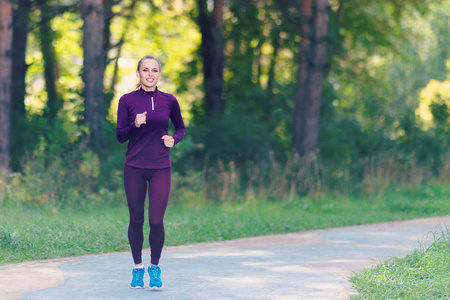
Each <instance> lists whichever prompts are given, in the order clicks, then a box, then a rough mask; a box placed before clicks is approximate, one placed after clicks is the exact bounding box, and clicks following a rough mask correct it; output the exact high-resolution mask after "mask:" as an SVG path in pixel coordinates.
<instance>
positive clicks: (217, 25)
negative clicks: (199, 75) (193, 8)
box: [197, 0, 225, 117]
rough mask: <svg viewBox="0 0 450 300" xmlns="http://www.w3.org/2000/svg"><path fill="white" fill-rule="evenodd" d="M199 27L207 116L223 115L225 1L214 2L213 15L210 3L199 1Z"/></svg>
mask: <svg viewBox="0 0 450 300" xmlns="http://www.w3.org/2000/svg"><path fill="white" fill-rule="evenodd" d="M197 3H198V9H199V19H198V22H199V25H200V32H201V34H202V45H201V54H202V57H203V75H204V87H205V99H206V115H207V116H208V117H212V116H214V115H216V114H223V112H224V110H225V100H224V99H223V97H222V92H223V69H224V65H225V55H224V43H225V42H224V38H223V0H214V9H213V11H212V13H209V11H208V1H207V0H198V1H197Z"/></svg>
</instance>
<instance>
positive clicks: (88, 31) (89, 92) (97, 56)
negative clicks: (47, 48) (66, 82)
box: [81, 0, 106, 158]
mask: <svg viewBox="0 0 450 300" xmlns="http://www.w3.org/2000/svg"><path fill="white" fill-rule="evenodd" d="M81 3H82V13H83V20H84V26H83V51H84V61H83V81H84V120H85V122H86V125H87V127H88V129H89V143H88V145H89V148H90V149H91V150H92V151H94V152H95V153H96V154H97V155H98V156H99V158H102V146H103V135H102V131H103V125H104V121H105V116H106V110H105V96H104V93H103V76H104V72H105V59H104V58H105V54H104V48H103V47H104V36H103V35H104V28H103V27H104V24H105V18H104V7H103V1H102V0H83V1H82V2H81Z"/></svg>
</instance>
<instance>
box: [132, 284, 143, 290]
mask: <svg viewBox="0 0 450 300" xmlns="http://www.w3.org/2000/svg"><path fill="white" fill-rule="evenodd" d="M130 288H132V289H143V288H145V287H143V286H139V285H138V286H131V285H130Z"/></svg>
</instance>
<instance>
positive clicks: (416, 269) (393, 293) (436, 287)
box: [351, 228, 450, 300]
mask: <svg viewBox="0 0 450 300" xmlns="http://www.w3.org/2000/svg"><path fill="white" fill-rule="evenodd" d="M449 230H450V228H447V230H446V232H443V233H436V234H438V236H437V237H435V240H434V243H433V244H432V245H431V246H429V247H424V246H421V247H419V248H417V249H416V250H414V251H413V252H411V253H409V254H408V255H406V256H405V257H404V258H391V259H389V260H386V261H384V262H383V263H382V264H380V265H377V266H375V267H373V268H370V269H366V270H364V271H362V272H360V273H358V274H356V275H355V276H353V277H352V278H351V281H352V282H353V283H354V285H355V287H356V288H357V289H358V291H359V292H360V294H359V295H357V296H354V297H352V299H355V300H356V299H450V231H449Z"/></svg>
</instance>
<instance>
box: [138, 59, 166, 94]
mask: <svg viewBox="0 0 450 300" xmlns="http://www.w3.org/2000/svg"><path fill="white" fill-rule="evenodd" d="M146 59H153V60H154V61H156V62H157V63H158V67H159V71H160V72H161V63H160V62H159V60H158V59H157V58H156V57H154V56H151V55H146V56H144V57H143V58H141V59H140V60H139V62H138V64H137V68H136V71H139V68H140V67H141V64H142V62H143V61H144V60H146ZM139 88H141V82H138V84H136V88H135V89H136V90H137V89H139Z"/></svg>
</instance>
